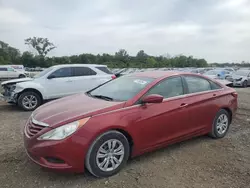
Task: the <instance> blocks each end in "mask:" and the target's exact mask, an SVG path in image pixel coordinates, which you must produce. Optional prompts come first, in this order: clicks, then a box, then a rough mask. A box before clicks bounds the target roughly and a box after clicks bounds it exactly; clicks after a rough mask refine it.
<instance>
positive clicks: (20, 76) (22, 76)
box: [18, 74, 26, 78]
mask: <svg viewBox="0 0 250 188" xmlns="http://www.w3.org/2000/svg"><path fill="white" fill-rule="evenodd" d="M25 77H26V76H25V75H24V74H20V75H19V76H18V78H25Z"/></svg>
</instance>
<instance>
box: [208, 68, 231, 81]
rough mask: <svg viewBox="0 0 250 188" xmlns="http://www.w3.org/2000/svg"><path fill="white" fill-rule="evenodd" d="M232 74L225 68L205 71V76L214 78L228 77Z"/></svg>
mask: <svg viewBox="0 0 250 188" xmlns="http://www.w3.org/2000/svg"><path fill="white" fill-rule="evenodd" d="M231 74H232V73H231V72H230V71H227V70H224V69H213V70H209V71H207V72H205V73H204V75H205V76H208V77H210V78H213V79H226V78H228V77H229V76H231Z"/></svg>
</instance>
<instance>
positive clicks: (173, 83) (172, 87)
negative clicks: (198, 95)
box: [147, 77, 184, 98]
mask: <svg viewBox="0 0 250 188" xmlns="http://www.w3.org/2000/svg"><path fill="white" fill-rule="evenodd" d="M151 94H158V95H162V96H163V97H164V98H170V97H175V96H179V95H183V94H184V90H183V85H182V79H181V77H172V78H167V79H165V80H163V81H161V82H160V83H158V84H157V85H155V86H154V87H153V88H152V89H150V90H149V91H148V93H147V95H151Z"/></svg>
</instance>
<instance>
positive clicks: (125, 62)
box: [0, 37, 221, 68]
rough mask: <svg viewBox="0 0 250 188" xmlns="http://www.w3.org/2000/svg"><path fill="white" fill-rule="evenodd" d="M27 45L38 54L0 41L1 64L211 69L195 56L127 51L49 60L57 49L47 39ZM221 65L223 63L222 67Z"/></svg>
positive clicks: (26, 40) (31, 40) (29, 41)
mask: <svg viewBox="0 0 250 188" xmlns="http://www.w3.org/2000/svg"><path fill="white" fill-rule="evenodd" d="M24 43H25V44H26V45H29V46H30V47H31V48H32V49H34V51H35V53H33V52H29V51H25V52H23V53H21V52H20V51H19V50H18V49H16V48H14V47H11V46H10V45H9V44H7V43H5V42H3V41H0V65H1V64H2V65H3V64H22V65H24V66H25V67H50V66H53V65H58V64H105V65H107V66H109V67H110V68H127V67H133V68H155V67H157V68H158V67H207V66H208V63H207V61H206V60H205V59H197V58H194V57H192V56H184V55H179V56H174V57H165V56H151V55H148V54H146V53H145V52H144V51H143V50H140V51H139V52H138V53H137V55H136V56H131V55H129V54H128V52H127V51H126V50H124V49H120V50H119V51H118V52H116V53H115V54H114V55H110V54H106V53H104V54H98V55H93V54H88V53H83V54H80V55H72V56H62V57H48V56H47V54H48V53H49V52H50V51H51V50H53V49H55V48H56V46H55V45H54V44H53V43H51V42H50V41H49V40H48V39H47V38H41V37H33V38H28V39H25V40H24ZM218 65H221V64H218Z"/></svg>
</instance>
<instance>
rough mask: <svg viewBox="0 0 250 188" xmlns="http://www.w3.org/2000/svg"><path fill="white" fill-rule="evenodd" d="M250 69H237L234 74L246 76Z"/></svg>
mask: <svg viewBox="0 0 250 188" xmlns="http://www.w3.org/2000/svg"><path fill="white" fill-rule="evenodd" d="M249 72H250V71H245V70H238V71H236V72H235V73H234V74H236V75H239V76H247V75H248V73H249Z"/></svg>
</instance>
